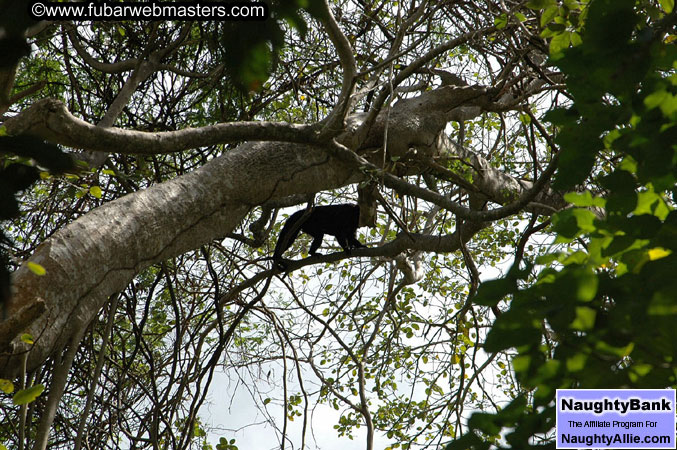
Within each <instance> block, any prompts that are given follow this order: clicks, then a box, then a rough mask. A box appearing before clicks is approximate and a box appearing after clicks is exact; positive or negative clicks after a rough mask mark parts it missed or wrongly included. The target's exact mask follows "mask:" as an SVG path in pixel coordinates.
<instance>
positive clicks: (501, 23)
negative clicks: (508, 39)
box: [494, 13, 508, 30]
mask: <svg viewBox="0 0 677 450" xmlns="http://www.w3.org/2000/svg"><path fill="white" fill-rule="evenodd" d="M494 25H496V28H498V29H499V30H502V29H503V28H505V27H506V25H508V16H507V15H506V14H505V13H504V14H501V15H500V16H497V17H495V18H494Z"/></svg>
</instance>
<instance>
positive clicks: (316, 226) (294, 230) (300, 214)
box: [272, 204, 364, 269]
mask: <svg viewBox="0 0 677 450" xmlns="http://www.w3.org/2000/svg"><path fill="white" fill-rule="evenodd" d="M304 218H305V220H303V219H304ZM359 220H360V207H359V206H357V205H353V204H345V205H329V206H315V207H314V208H313V209H312V210H311V211H310V212H308V211H307V210H301V211H297V212H295V213H294V214H292V215H291V216H289V218H288V219H287V221H286V222H285V224H284V226H283V227H282V231H280V236H279V237H278V238H277V244H276V245H275V252H274V253H273V258H272V259H273V261H274V263H275V265H276V266H278V267H280V268H282V269H284V264H283V263H282V254H283V253H284V252H285V251H286V250H287V249H288V248H289V247H291V245H292V244H293V243H294V241H295V240H296V237H297V236H298V235H299V233H300V232H301V231H303V232H304V233H306V234H309V235H310V236H312V237H313V243H312V244H311V245H310V250H309V251H308V253H309V254H311V255H314V254H315V253H316V252H317V249H318V248H320V245H322V238H323V237H324V235H325V234H330V235H332V236H334V237H335V238H336V240H337V241H338V243H339V245H340V246H341V248H343V250H345V251H346V252H350V250H351V249H353V248H358V247H364V245H363V244H362V243H361V242H360V241H358V240H357V238H356V237H355V233H356V232H357V229H358V228H359ZM300 221H303V222H301V223H299V222H300Z"/></svg>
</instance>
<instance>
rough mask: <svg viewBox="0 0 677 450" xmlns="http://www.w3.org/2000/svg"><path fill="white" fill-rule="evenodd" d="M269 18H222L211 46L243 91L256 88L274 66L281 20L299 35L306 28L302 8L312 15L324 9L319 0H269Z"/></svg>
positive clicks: (280, 39)
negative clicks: (257, 19)
mask: <svg viewBox="0 0 677 450" xmlns="http://www.w3.org/2000/svg"><path fill="white" fill-rule="evenodd" d="M268 8H269V13H270V20H265V21H263V20H262V21H231V22H223V23H222V24H221V30H220V33H219V37H218V41H215V42H213V43H212V48H213V49H214V50H216V51H217V55H219V54H220V53H222V54H223V57H222V58H220V59H221V60H222V61H223V63H224V65H225V68H226V71H227V73H228V75H229V77H230V80H231V81H232V82H233V83H234V84H235V85H236V86H238V87H239V88H240V89H241V90H243V91H245V92H246V91H258V90H260V88H261V86H262V84H263V83H264V82H265V81H266V80H267V79H268V78H269V77H270V75H271V74H272V73H273V71H274V70H275V66H276V62H277V61H278V54H279V52H280V51H281V50H282V48H283V47H284V45H285V27H284V24H285V23H287V24H290V25H291V26H293V27H294V28H295V29H296V30H298V31H299V32H300V33H301V34H302V35H303V34H305V33H306V31H307V28H308V26H307V24H306V21H305V19H304V17H303V15H302V14H301V8H304V9H305V10H306V11H307V12H309V13H310V14H311V15H313V16H315V17H320V15H321V14H322V13H323V10H322V7H321V6H319V4H318V2H308V1H304V0H276V1H272V2H268Z"/></svg>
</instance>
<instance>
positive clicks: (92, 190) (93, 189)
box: [89, 186, 103, 198]
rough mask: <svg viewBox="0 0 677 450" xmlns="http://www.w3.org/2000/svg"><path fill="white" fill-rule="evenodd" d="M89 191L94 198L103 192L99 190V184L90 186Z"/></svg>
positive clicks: (99, 196)
mask: <svg viewBox="0 0 677 450" xmlns="http://www.w3.org/2000/svg"><path fill="white" fill-rule="evenodd" d="M89 193H90V194H92V195H93V196H94V197H96V198H101V195H102V194H103V193H102V192H101V188H100V187H99V186H92V187H90V188H89Z"/></svg>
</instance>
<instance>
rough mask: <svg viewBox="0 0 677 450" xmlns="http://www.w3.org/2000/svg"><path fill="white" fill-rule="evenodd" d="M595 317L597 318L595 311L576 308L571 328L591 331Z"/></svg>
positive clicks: (586, 308)
mask: <svg viewBox="0 0 677 450" xmlns="http://www.w3.org/2000/svg"><path fill="white" fill-rule="evenodd" d="M593 295H594V294H593ZM595 317H597V311H595V310H594V309H592V308H588V307H585V306H577V307H576V318H575V319H574V321H573V322H571V328H572V329H574V330H579V331H587V330H592V329H593V327H594V326H595Z"/></svg>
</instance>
